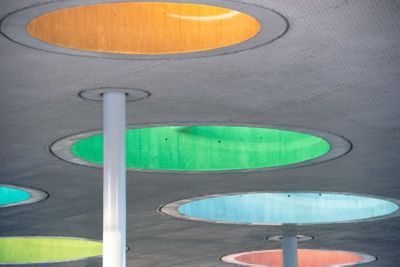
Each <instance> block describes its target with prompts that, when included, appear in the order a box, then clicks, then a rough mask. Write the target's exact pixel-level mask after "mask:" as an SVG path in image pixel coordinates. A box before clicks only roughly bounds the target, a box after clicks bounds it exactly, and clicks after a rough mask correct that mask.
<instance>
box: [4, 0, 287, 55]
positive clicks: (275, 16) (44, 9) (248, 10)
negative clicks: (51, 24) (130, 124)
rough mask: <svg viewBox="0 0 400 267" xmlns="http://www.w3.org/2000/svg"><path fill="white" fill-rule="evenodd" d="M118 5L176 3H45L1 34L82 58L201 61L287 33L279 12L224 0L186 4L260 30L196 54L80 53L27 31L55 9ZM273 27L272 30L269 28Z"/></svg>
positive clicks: (7, 20) (17, 15)
mask: <svg viewBox="0 0 400 267" xmlns="http://www.w3.org/2000/svg"><path fill="white" fill-rule="evenodd" d="M118 2H175V1H160V0H146V1H138V0H69V1H56V2H50V3H44V4H40V5H33V6H30V7H26V8H23V9H20V10H17V11H15V12H12V13H10V14H8V15H6V16H5V17H3V18H2V19H1V24H0V32H1V33H2V34H3V35H4V36H5V37H6V38H8V39H9V40H11V41H13V42H16V43H18V44H21V45H23V46H26V47H29V48H34V49H38V50H41V51H46V52H52V53H58V54H64V55H71V56H81V57H95V58H105V59H124V60H125V59H128V60H162V59H187V58H200V57H210V56H217V55H224V54H232V53H237V52H241V51H244V50H248V49H253V48H257V47H259V46H263V45H266V44H268V43H270V42H272V41H274V40H276V39H279V38H280V37H282V36H283V35H284V34H285V33H286V32H287V30H288V28H289V24H288V20H287V19H286V18H284V17H283V16H282V15H281V14H279V13H278V12H276V11H274V10H271V9H268V8H265V7H262V6H258V5H254V4H250V3H244V2H236V1H223V0H189V1H186V2H185V3H189V4H203V5H211V6H217V7H222V8H228V9H233V10H236V11H239V12H242V13H245V14H247V15H249V16H251V17H254V18H255V19H256V20H257V21H258V23H259V24H260V26H261V30H260V31H259V32H258V34H256V35H255V36H254V37H252V38H250V39H248V40H246V41H244V42H241V43H237V44H234V45H230V46H226V47H221V48H216V49H211V50H206V51H198V52H188V53H177V54H155V55H152V54H118V53H106V52H94V51H83V50H79V49H71V48H64V47H59V46H55V45H51V44H48V43H45V42H43V41H40V40H38V39H35V38H34V37H32V36H31V35H30V34H29V33H28V31H27V30H26V25H28V23H29V22H30V21H31V20H33V19H35V18H37V17H39V16H41V15H43V14H45V13H49V12H52V11H55V10H59V9H64V8H70V7H77V6H85V5H92V4H101V3H118ZM270 25H272V26H273V27H271V26H270Z"/></svg>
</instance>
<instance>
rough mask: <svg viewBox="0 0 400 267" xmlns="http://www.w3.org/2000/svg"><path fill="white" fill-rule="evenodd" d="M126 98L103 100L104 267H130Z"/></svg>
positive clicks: (113, 94) (114, 96) (107, 95)
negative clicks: (127, 224) (128, 256)
mask: <svg viewBox="0 0 400 267" xmlns="http://www.w3.org/2000/svg"><path fill="white" fill-rule="evenodd" d="M125 121H126V119H125V94H124V93H122V92H112V91H110V92H105V93H104V96H103V128H104V129H103V130H104V131H103V132H104V166H103V183H104V184H103V267H125V266H126V259H125V258H126V255H125V253H126V181H125V179H126V178H125V175H126V166H125V124H126V123H125Z"/></svg>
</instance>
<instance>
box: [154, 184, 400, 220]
mask: <svg viewBox="0 0 400 267" xmlns="http://www.w3.org/2000/svg"><path fill="white" fill-rule="evenodd" d="M397 202H398V201H397ZM161 212H163V213H165V214H168V215H171V216H174V217H178V218H182V219H187V220H197V221H207V222H213V223H228V224H254V225H282V224H320V223H346V222H355V221H362V220H372V219H378V218H383V217H384V216H385V217H387V216H395V215H398V213H399V205H398V204H397V203H394V202H393V201H388V200H384V199H380V198H377V197H370V196H362V195H353V194H343V193H317V192H254V193H235V194H225V195H211V196H204V197H199V198H192V199H185V200H180V201H177V202H173V203H170V204H167V205H166V206H164V207H162V208H161Z"/></svg>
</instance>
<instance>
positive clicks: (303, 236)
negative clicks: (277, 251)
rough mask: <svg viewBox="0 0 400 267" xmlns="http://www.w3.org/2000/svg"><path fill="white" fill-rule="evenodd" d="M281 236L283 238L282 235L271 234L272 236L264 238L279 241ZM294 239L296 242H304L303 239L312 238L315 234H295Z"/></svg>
mask: <svg viewBox="0 0 400 267" xmlns="http://www.w3.org/2000/svg"><path fill="white" fill-rule="evenodd" d="M282 238H283V236H282V235H273V236H268V237H267V238H265V239H266V240H269V241H275V242H281V241H282ZM296 239H297V242H305V241H310V240H314V239H315V236H308V235H296Z"/></svg>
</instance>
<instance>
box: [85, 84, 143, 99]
mask: <svg viewBox="0 0 400 267" xmlns="http://www.w3.org/2000/svg"><path fill="white" fill-rule="evenodd" d="M105 92H121V93H125V95H126V97H125V100H126V102H136V101H140V100H143V99H145V98H148V97H150V96H151V93H150V92H148V91H145V90H142V89H136V88H116V87H100V88H94V89H87V90H83V91H80V92H79V93H78V96H79V97H80V98H82V99H85V100H90V101H103V94H104V93H105Z"/></svg>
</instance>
